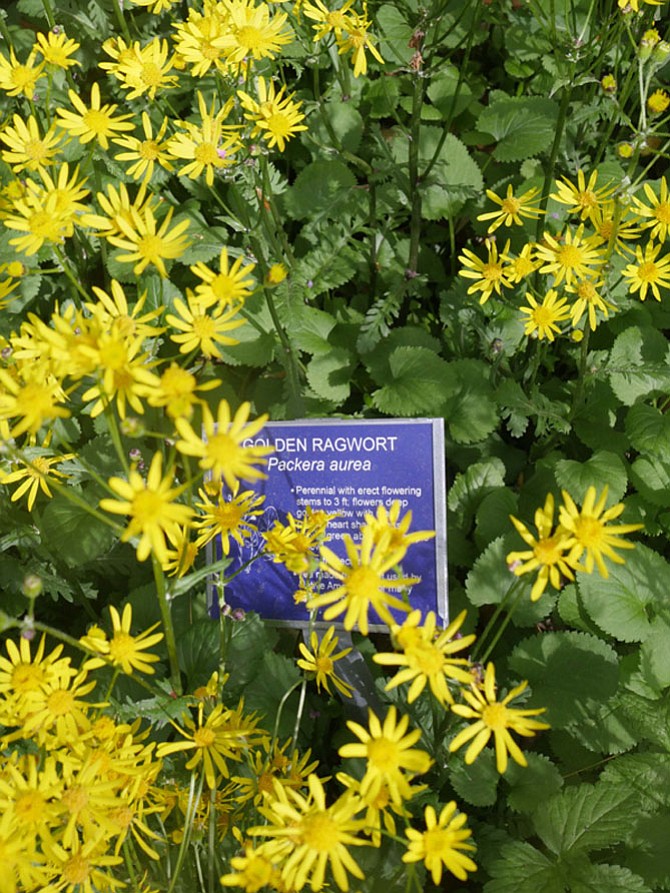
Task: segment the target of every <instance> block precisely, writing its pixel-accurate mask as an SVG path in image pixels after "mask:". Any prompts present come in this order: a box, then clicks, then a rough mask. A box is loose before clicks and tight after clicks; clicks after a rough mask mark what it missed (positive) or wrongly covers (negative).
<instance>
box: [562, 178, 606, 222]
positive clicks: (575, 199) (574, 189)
mask: <svg viewBox="0 0 670 893" xmlns="http://www.w3.org/2000/svg"><path fill="white" fill-rule="evenodd" d="M597 180H598V171H597V170H595V171H593V172H592V174H591V176H590V177H589V179H588V183H587V181H586V177H585V176H584V171H583V170H578V171H577V183H576V184H575V183H573V182H572V181H571V180H569V179H568V178H567V177H562V178H561V180H557V181H556V188H557V189H558V192H553V193H552V194H551V196H550V198H553V199H554V201H556V202H560V203H561V204H562V205H567V206H568V208H569V209H570V211H572V212H573V213H575V214H577V213H578V214H579V216H580V217H581V219H582V220H590V219H591V218H592V217H593V214H594V212H595V211H596V210H597V209H598V208H599V207H600V206H601V204H602V203H603V201H605V199H607V198H608V197H609V196H610V195H612V193H613V192H614V189H615V187H614V186H610V185H609V184H608V185H607V186H603V187H602V188H600V189H596V182H597Z"/></svg>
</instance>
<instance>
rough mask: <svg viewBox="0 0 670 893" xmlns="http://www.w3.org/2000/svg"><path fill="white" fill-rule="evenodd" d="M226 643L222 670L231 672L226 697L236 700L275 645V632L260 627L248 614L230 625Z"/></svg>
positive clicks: (255, 675)
mask: <svg viewBox="0 0 670 893" xmlns="http://www.w3.org/2000/svg"><path fill="white" fill-rule="evenodd" d="M230 632H231V636H230V641H229V642H228V646H227V648H226V654H225V661H226V666H227V667H228V668H229V669H230V670H231V674H230V678H229V680H228V682H227V683H226V696H227V697H228V693H229V692H230V694H231V695H232V696H235V697H239V696H240V695H241V694H242V692H243V691H244V689H245V687H246V686H247V685H249V683H250V682H251V681H252V680H254V679H255V678H256V677H257V676H258V674H259V673H260V670H261V667H262V665H263V655H264V654H266V653H270V652H271V651H272V649H273V648H274V646H275V644H276V642H277V638H278V637H277V632H276V631H275V630H274V629H272V628H271V627H269V626H268V625H267V624H266V623H263V621H262V620H261V618H260V617H259V616H258V614H254V613H251V612H250V613H248V614H246V615H245V617H244V619H243V620H238V621H235V622H234V623H231V627H230Z"/></svg>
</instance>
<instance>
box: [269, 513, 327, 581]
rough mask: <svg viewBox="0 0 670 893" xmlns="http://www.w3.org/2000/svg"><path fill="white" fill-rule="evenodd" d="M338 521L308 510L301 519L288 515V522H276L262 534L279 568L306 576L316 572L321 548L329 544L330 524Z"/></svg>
mask: <svg viewBox="0 0 670 893" xmlns="http://www.w3.org/2000/svg"><path fill="white" fill-rule="evenodd" d="M334 517H336V516H335V515H329V514H328V513H327V512H324V511H312V509H311V508H310V507H309V506H307V508H306V511H305V514H304V515H303V517H302V518H296V517H294V516H293V515H292V514H291V512H289V513H288V515H287V517H286V521H285V522H284V523H282V522H281V521H275V523H274V524H273V526H272V528H271V529H270V530H269V531H267V532H266V533H263V539H264V540H265V546H266V550H267V552H269V553H270V555H271V556H272V560H273V561H274V562H275V563H276V564H283V565H284V567H286V568H288V570H290V571H291V573H293V574H306V573H308V572H309V571H310V569H312V570H313V569H314V567H315V565H316V562H317V560H318V554H317V552H318V548H319V546H320V545H322V544H323V543H325V542H326V541H327V540H328V535H327V527H328V522H329V521H330V520H331V519H332V518H334Z"/></svg>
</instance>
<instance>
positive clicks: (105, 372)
mask: <svg viewBox="0 0 670 893" xmlns="http://www.w3.org/2000/svg"><path fill="white" fill-rule="evenodd" d="M142 343H143V339H142V338H141V337H136V338H134V339H132V340H130V339H128V338H123V337H121V336H120V335H119V334H118V332H115V331H114V330H112V332H111V333H110V334H103V335H101V336H100V337H99V338H98V339H97V340H96V343H95V344H94V345H90V346H89V345H82V347H81V353H82V354H83V355H84V356H89V357H90V358H91V359H92V361H93V362H95V364H96V379H97V381H96V383H95V384H94V385H92V386H91V387H89V388H87V389H86V391H84V393H83V394H82V400H92V401H93V404H92V406H91V407H90V409H89V413H90V415H91V418H96V416H99V415H100V413H102V412H104V411H105V408H106V407H107V406H110V405H111V404H112V403H113V402H115V403H116V411H117V412H118V414H119V417H120V418H121V419H125V417H126V411H127V407H130V408H131V409H132V410H133V411H134V412H136V413H137V414H138V415H143V413H144V406H143V405H142V401H141V399H140V395H141V394H143V393H144V392H145V389H146V388H147V387H149V386H150V385H151V383H152V381H153V377H152V375H151V373H150V372H149V370H148V369H147V366H146V361H147V356H146V354H138V351H139V350H141V348H142Z"/></svg>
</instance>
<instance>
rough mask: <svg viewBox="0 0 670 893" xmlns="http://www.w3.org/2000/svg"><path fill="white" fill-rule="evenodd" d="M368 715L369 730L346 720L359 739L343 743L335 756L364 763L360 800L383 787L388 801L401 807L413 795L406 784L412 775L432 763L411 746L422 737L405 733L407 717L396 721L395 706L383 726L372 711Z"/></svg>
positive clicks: (390, 710) (416, 732) (407, 724)
mask: <svg viewBox="0 0 670 893" xmlns="http://www.w3.org/2000/svg"><path fill="white" fill-rule="evenodd" d="M368 712H369V716H368V726H369V730H368V729H366V728H364V727H363V726H362V725H360V724H359V723H357V722H353V721H352V720H348V721H347V727H348V728H349V730H350V731H351V732H353V733H354V735H356V737H357V738H358V739H359V740H358V742H355V743H352V744H344V745H343V746H342V747H340V749H339V750H338V753H339V755H340V756H341V757H344V758H345V759H348V758H353V759H364V760H367V763H366V767H365V775H364V776H363V779H362V781H361V796H362V797H368V796H372V797H374V796H376V794H377V793H378V792H379V791H380V790H381V788H382V786H384V785H386V786H387V787H388V791H389V796H390V798H391V802H392V803H395V804H400V803H402V802H403V800H409V799H410V798H411V797H412V795H413V794H414V793H416V791H415V790H413V789H412V788H411V787H410V784H409V782H410V781H411V779H412V778H413V776H415V775H423V773H424V772H427V771H428V770H429V769H430V767H431V765H432V762H433V761H432V760H431V758H430V757H429V755H428V754H427V753H426V752H425V751H423V750H418V749H416V748H415V747H414V745H415V744H416V743H417V741H419V739H420V738H421V730H420V729H413V730H412V731H411V732H408V731H407V728H408V726H409V717H408V716H402V717H401V718H400V720H397V713H396V709H395V707H389V711H388V713H387V714H386V717H385V719H384V724H383V725H382V724H381V723H380V721H379V719H378V718H377V716H376V715H375V714H374V713H373V712H372V710H369V711H368Z"/></svg>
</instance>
